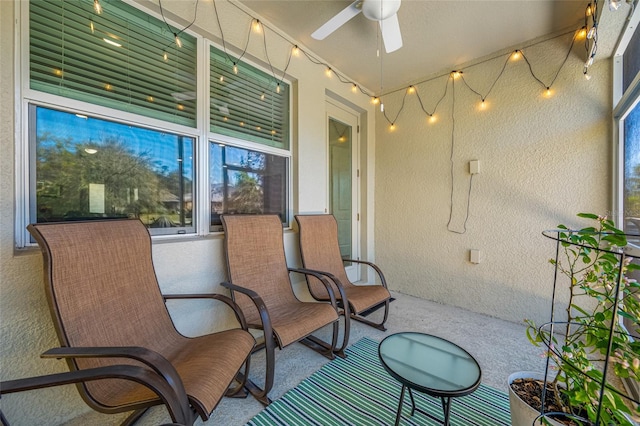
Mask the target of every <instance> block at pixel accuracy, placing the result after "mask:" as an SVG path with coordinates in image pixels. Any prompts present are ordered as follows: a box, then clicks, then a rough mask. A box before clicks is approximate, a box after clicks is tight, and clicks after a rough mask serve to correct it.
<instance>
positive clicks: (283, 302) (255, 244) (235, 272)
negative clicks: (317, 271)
mask: <svg viewBox="0 0 640 426" xmlns="http://www.w3.org/2000/svg"><path fill="white" fill-rule="evenodd" d="M222 225H223V227H224V232H225V246H226V256H227V273H228V277H229V281H231V283H233V284H235V285H239V286H241V287H245V288H248V289H250V290H253V291H255V292H256V293H258V295H259V296H260V297H261V298H262V300H263V301H264V304H265V305H266V307H267V309H268V310H269V311H271V310H277V309H278V308H279V307H280V306H287V305H289V304H290V303H292V302H294V301H296V300H297V299H296V297H295V294H294V293H293V289H292V287H291V280H290V277H289V271H288V269H287V260H286V257H285V252H284V242H283V234H282V222H281V221H280V217H279V216H277V215H222ZM234 296H235V299H236V303H238V304H239V305H240V308H241V309H242V311H243V312H244V313H245V315H246V316H247V320H248V321H250V322H251V321H253V320H255V319H256V315H257V310H256V308H255V305H254V303H253V302H252V301H251V299H249V298H248V297H247V296H245V295H243V294H240V293H239V292H236V293H235V295H234Z"/></svg>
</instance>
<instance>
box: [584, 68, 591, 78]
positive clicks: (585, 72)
mask: <svg viewBox="0 0 640 426" xmlns="http://www.w3.org/2000/svg"><path fill="white" fill-rule="evenodd" d="M582 74H584V78H585V80H591V74H589V68H587V67H584V71H582Z"/></svg>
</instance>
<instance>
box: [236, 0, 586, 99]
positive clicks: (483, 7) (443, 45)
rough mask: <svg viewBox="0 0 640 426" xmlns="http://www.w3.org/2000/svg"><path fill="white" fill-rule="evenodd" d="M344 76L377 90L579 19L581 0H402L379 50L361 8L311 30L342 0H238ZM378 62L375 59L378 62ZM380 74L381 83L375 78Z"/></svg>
mask: <svg viewBox="0 0 640 426" xmlns="http://www.w3.org/2000/svg"><path fill="white" fill-rule="evenodd" d="M240 1H241V3H243V4H244V5H246V6H247V7H248V8H250V9H252V10H253V11H254V12H256V13H257V14H258V15H261V16H262V17H263V18H264V19H266V20H267V21H269V22H270V23H272V24H273V25H275V26H276V27H278V28H279V29H280V30H282V31H283V32H284V33H286V34H287V35H289V36H290V37H292V38H293V39H295V40H298V41H299V42H301V43H302V44H303V45H305V46H307V47H308V48H309V49H311V50H312V51H313V52H314V53H315V54H316V55H318V56H319V57H320V59H322V60H324V61H326V62H328V63H330V64H332V66H334V67H335V68H336V69H338V70H339V71H340V72H341V73H342V74H344V75H346V76H347V77H348V78H349V79H351V80H355V81H356V82H358V83H359V84H361V85H363V86H364V87H366V88H367V89H369V90H371V91H373V92H376V93H380V91H381V90H380V89H381V87H382V89H383V90H382V91H383V92H384V91H388V90H392V89H396V88H401V87H406V86H408V85H409V84H412V83H417V82H419V81H421V80H422V79H423V78H424V77H426V76H429V75H432V74H434V73H436V72H441V71H442V70H445V69H454V67H455V66H456V65H460V64H463V63H465V62H468V61H470V60H473V59H476V58H480V57H483V56H486V55H489V54H491V53H494V52H497V51H500V50H503V49H505V48H511V47H514V48H517V47H518V46H519V45H522V44H524V43H525V42H526V41H529V40H533V39H536V38H538V37H541V36H545V35H548V34H552V33H557V32H559V31H564V30H569V29H577V28H579V27H581V26H582V25H583V23H584V13H585V9H586V7H587V4H588V3H589V1H588V0H494V1H483V0H450V1H436V0H403V1H402V4H401V6H400V10H399V11H398V19H399V21H400V28H401V31H402V38H403V47H402V48H401V49H400V50H397V51H395V52H392V53H389V54H387V53H384V48H383V47H381V48H380V49H379V51H380V55H381V57H378V56H377V51H378V46H382V44H381V40H380V38H379V37H380V36H379V27H378V23H377V22H375V21H371V20H368V19H367V18H365V17H364V16H363V15H362V14H359V15H357V16H356V17H355V18H353V19H352V20H350V21H349V22H347V23H346V24H344V25H343V26H342V27H340V28H339V29H338V30H336V31H335V32H334V33H333V34H331V35H329V36H328V37H327V38H326V39H324V40H321V41H318V40H314V39H312V38H311V33H312V32H313V31H315V30H316V29H318V28H319V27H320V26H321V25H322V24H324V23H325V22H326V21H327V20H329V19H330V18H331V17H333V16H334V15H335V14H337V13H338V12H340V11H341V10H342V9H344V8H345V7H347V6H348V5H349V4H351V1H349V0H240ZM381 62H382V66H381ZM381 75H382V77H383V78H382V84H381Z"/></svg>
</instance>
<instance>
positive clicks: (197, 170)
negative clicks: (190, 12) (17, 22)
mask: <svg viewBox="0 0 640 426" xmlns="http://www.w3.org/2000/svg"><path fill="white" fill-rule="evenodd" d="M19 3H20V11H21V14H22V16H23V21H24V22H22V24H23V25H21V26H19V27H17V28H21V29H22V30H21V33H20V40H21V41H22V43H23V44H24V46H21V48H20V49H19V53H21V52H28V55H29V56H28V61H22V60H19V61H18V63H20V64H22V63H27V64H28V70H25V72H24V75H28V77H29V78H28V79H27V80H26V81H24V84H23V86H22V88H21V89H22V90H21V96H22V97H21V106H20V110H21V111H24V113H23V115H24V118H23V117H18V119H17V122H18V123H26V124H25V125H24V134H23V135H22V136H21V139H20V142H21V150H20V152H19V154H18V155H19V158H24V159H25V160H24V162H21V161H18V162H17V164H18V165H19V171H18V173H19V176H18V178H17V179H16V182H17V190H16V194H17V195H16V199H17V200H18V206H17V215H16V216H17V220H16V235H17V241H16V242H17V246H18V247H24V246H26V245H28V244H29V243H30V242H33V241H31V240H30V236H29V234H28V232H27V231H26V229H25V228H26V225H27V224H28V223H35V222H50V221H63V220H84V219H93V218H117V217H135V218H139V219H140V220H142V221H143V222H144V223H145V224H146V225H147V226H148V227H149V229H150V232H151V234H152V235H170V234H199V235H204V234H207V233H209V232H219V231H220V230H221V226H220V220H219V217H220V214H222V213H249V214H252V213H274V214H278V215H279V216H280V218H281V219H282V221H283V224H285V225H288V223H289V216H290V211H289V208H290V205H291V202H290V199H289V197H290V196H291V192H290V189H289V188H290V185H291V181H290V169H291V148H290V146H291V144H290V114H291V112H290V104H291V101H290V96H291V92H290V86H289V84H288V83H287V82H286V81H284V80H283V79H282V78H277V77H276V74H274V70H273V69H271V70H270V72H267V71H266V70H263V69H260V68H259V67H257V66H253V65H249V64H248V63H247V62H246V60H242V62H239V63H238V64H237V67H236V66H235V65H236V64H234V63H233V62H232V60H231V59H230V57H229V56H227V54H226V53H224V52H223V51H222V50H219V49H218V48H216V47H214V46H213V45H212V44H211V43H210V42H209V41H207V40H206V39H204V38H203V37H201V36H198V35H196V34H194V33H193V32H192V31H191V30H189V29H185V30H182V31H181V28H177V27H175V26H172V25H171V23H170V22H167V21H165V19H164V18H161V17H160V16H157V17H155V16H152V15H150V14H148V13H146V12H145V11H143V10H141V9H138V8H137V6H134V5H133V4H130V2H125V1H122V0H100V5H101V6H102V12H101V13H96V11H95V10H94V2H92V1H77V0H55V1H43V0H31V1H29V2H19ZM27 24H28V25H27ZM175 34H178V39H179V43H178V42H177V40H176V36H175ZM178 44H179V45H180V46H178ZM27 48H28V49H27ZM198 55H201V56H202V57H198ZM236 68H237V69H236ZM236 71H237V72H236ZM207 103H208V105H210V107H211V108H210V112H209V115H208V116H206V115H205V114H202V111H198V107H199V106H201V105H207ZM18 127H19V128H23V127H22V125H21V124H20V125H18ZM196 160H197V161H196Z"/></svg>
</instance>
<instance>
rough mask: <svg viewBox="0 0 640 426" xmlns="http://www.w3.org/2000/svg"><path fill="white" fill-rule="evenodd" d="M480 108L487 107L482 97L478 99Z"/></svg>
mask: <svg viewBox="0 0 640 426" xmlns="http://www.w3.org/2000/svg"><path fill="white" fill-rule="evenodd" d="M480 109H481V110H484V109H487V103H486V102H485V100H484V98H482V100H481V101H480Z"/></svg>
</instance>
